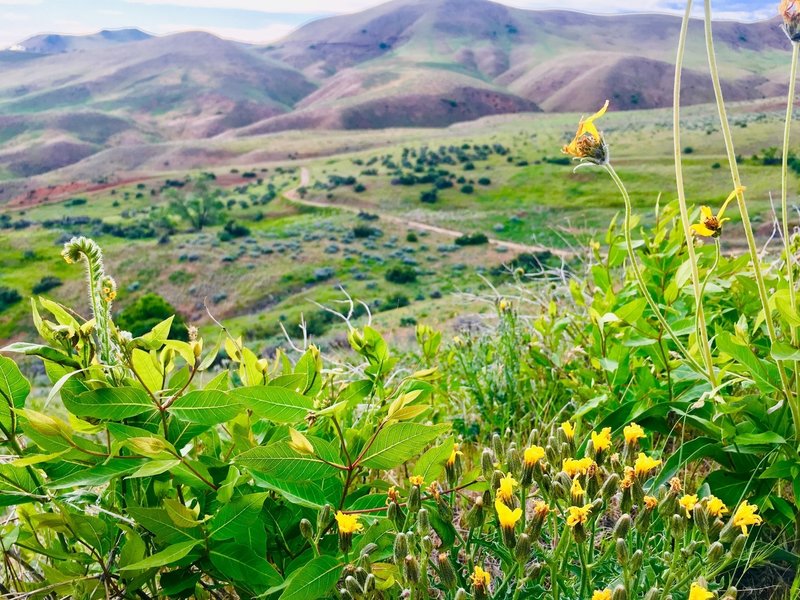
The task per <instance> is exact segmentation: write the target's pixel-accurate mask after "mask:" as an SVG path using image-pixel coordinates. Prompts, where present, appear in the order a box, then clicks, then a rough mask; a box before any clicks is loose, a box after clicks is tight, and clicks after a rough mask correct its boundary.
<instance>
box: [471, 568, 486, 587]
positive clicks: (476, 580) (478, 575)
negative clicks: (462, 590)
mask: <svg viewBox="0 0 800 600" xmlns="http://www.w3.org/2000/svg"><path fill="white" fill-rule="evenodd" d="M469 579H470V581H471V582H472V585H473V586H474V587H476V588H478V587H479V588H484V589H489V584H490V583H492V577H491V575H489V573H487V572H486V571H484V570H483V569H482V568H480V567H479V566H478V565H475V571H474V572H473V573H472V575H470V576H469Z"/></svg>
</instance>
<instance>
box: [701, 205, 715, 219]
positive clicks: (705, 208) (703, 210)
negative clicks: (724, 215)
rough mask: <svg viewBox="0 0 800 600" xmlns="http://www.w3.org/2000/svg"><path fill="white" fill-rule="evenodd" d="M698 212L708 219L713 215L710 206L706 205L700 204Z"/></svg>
mask: <svg viewBox="0 0 800 600" xmlns="http://www.w3.org/2000/svg"><path fill="white" fill-rule="evenodd" d="M700 214H701V215H703V218H704V219H710V218H711V217H713V216H714V213H713V212H711V208H710V207H708V206H701V207H700Z"/></svg>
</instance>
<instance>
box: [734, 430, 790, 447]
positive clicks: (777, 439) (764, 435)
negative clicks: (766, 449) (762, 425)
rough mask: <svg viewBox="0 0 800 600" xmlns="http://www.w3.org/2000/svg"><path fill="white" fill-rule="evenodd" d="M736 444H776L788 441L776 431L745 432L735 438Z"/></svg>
mask: <svg viewBox="0 0 800 600" xmlns="http://www.w3.org/2000/svg"><path fill="white" fill-rule="evenodd" d="M733 442H734V444H738V445H739V446H775V445H781V444H785V443H786V439H785V438H783V437H782V436H780V435H778V434H777V433H775V432H774V431H762V432H761V433H743V434H741V435H737V436H736V437H735V438H733Z"/></svg>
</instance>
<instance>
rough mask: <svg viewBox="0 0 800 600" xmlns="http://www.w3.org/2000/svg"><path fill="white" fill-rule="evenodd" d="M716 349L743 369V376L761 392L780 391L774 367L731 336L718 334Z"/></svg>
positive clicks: (776, 371)
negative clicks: (728, 356)
mask: <svg viewBox="0 0 800 600" xmlns="http://www.w3.org/2000/svg"><path fill="white" fill-rule="evenodd" d="M717 347H718V348H719V349H720V350H721V351H722V352H724V353H725V354H728V355H730V356H731V358H733V359H734V361H736V362H737V363H738V364H739V365H740V366H742V367H744V372H745V374H747V375H749V376H750V377H751V378H752V379H753V381H754V382H755V384H756V385H757V386H758V388H759V389H760V390H761V391H762V392H764V393H772V392H776V391H780V384H779V383H778V370H777V368H776V367H775V365H773V364H770V363H768V362H766V361H764V360H762V359H760V358H758V357H757V356H756V355H755V354H754V353H753V351H752V350H750V348H748V347H747V346H745V345H743V344H740V343H739V342H737V341H736V340H735V339H734V338H733V336H731V334H729V333H720V334H719V335H718V336H717Z"/></svg>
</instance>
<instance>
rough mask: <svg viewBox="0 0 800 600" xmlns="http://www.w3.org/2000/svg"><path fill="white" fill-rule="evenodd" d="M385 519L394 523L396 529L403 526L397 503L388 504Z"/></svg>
mask: <svg viewBox="0 0 800 600" xmlns="http://www.w3.org/2000/svg"><path fill="white" fill-rule="evenodd" d="M386 518H387V519H389V520H390V521H391V522H392V523H394V525H395V527H397V528H400V527H402V526H403V521H404V519H403V515H402V513H401V512H400V508H399V506H398V505H397V502H390V503H389V504H388V505H387V506H386Z"/></svg>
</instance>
